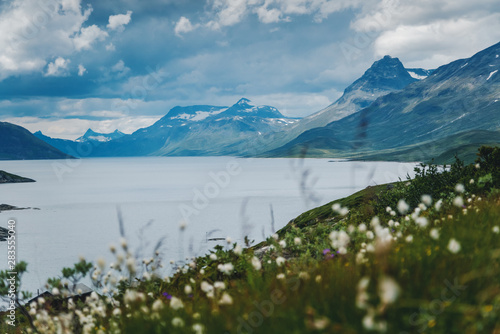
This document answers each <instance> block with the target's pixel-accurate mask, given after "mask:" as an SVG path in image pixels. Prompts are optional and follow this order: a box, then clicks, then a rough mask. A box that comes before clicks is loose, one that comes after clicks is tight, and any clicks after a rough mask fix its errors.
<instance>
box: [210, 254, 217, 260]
mask: <svg viewBox="0 0 500 334" xmlns="http://www.w3.org/2000/svg"><path fill="white" fill-rule="evenodd" d="M210 260H212V261H216V260H217V255H215V254H214V253H212V254H210Z"/></svg>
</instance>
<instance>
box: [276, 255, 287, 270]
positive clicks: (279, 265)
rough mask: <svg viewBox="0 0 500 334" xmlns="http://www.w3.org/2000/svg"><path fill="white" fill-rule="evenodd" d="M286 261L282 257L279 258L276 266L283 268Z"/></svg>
mask: <svg viewBox="0 0 500 334" xmlns="http://www.w3.org/2000/svg"><path fill="white" fill-rule="evenodd" d="M285 261H286V259H285V258H284V257H282V256H278V257H277V258H276V264H277V265H278V267H281V266H282V265H283V264H284V263H285Z"/></svg>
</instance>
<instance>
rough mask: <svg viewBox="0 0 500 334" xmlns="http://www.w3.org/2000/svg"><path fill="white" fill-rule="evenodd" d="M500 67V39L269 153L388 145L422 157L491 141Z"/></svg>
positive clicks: (497, 120) (496, 124) (499, 123)
mask: <svg viewBox="0 0 500 334" xmlns="http://www.w3.org/2000/svg"><path fill="white" fill-rule="evenodd" d="M499 69H500V43H498V44H496V45H493V46H492V47H490V48H488V49H486V50H483V51H481V52H479V53H477V54H476V55H474V56H472V57H471V58H468V59H461V60H457V61H454V62H452V63H450V64H448V65H444V66H441V67H439V68H438V69H436V70H435V71H433V72H432V74H431V75H430V76H428V77H427V78H426V79H425V80H422V81H419V82H415V83H413V84H411V85H408V86H406V87H405V88H404V89H403V90H401V91H398V92H393V93H391V94H388V95H385V96H382V97H380V98H378V99H377V100H376V101H375V102H374V103H372V104H371V105H370V106H369V107H368V108H365V109H363V110H361V111H358V112H356V113H354V114H352V115H350V116H348V117H345V118H343V119H340V120H338V121H334V122H332V123H330V124H328V125H327V126H324V127H318V128H315V129H311V130H309V131H307V132H304V133H303V134H302V135H300V136H299V137H298V138H296V139H294V140H293V141H291V142H289V143H288V144H286V145H284V146H283V147H281V148H279V149H277V150H275V151H273V152H270V153H269V154H268V155H271V156H274V155H278V156H282V155H290V154H296V152H298V151H300V150H302V149H304V147H309V148H313V150H315V151H316V154H318V155H321V154H324V153H325V152H330V153H329V154H330V155H332V152H337V153H336V154H339V152H341V151H343V152H344V156H345V153H346V152H347V153H348V154H352V150H353V149H356V151H357V152H356V153H361V152H363V151H365V152H377V153H378V154H380V152H381V150H385V152H386V153H387V154H389V153H390V154H393V155H392V156H393V157H394V156H395V155H394V152H395V151H397V150H403V149H404V150H407V151H408V150H414V151H415V150H417V149H418V151H419V152H418V154H419V156H415V158H412V159H415V160H422V158H423V157H425V156H426V155H427V154H429V152H437V153H439V154H441V153H443V154H444V153H445V150H452V149H453V147H459V146H457V145H465V144H468V143H471V142H477V143H480V142H482V143H485V141H486V142H487V141H488V137H491V138H498V137H499V136H498V134H499V129H500V117H499V115H500V75H499V74H498V70H499ZM485 133H486V135H485ZM466 134H467V135H466ZM464 138H467V140H464ZM474 138H476V139H474ZM422 145H427V146H425V147H426V148H425V149H423V148H422V147H423V146H422ZM436 145H441V146H444V147H440V148H439V147H437V146H436ZM474 149H475V147H474ZM443 150H444V151H443ZM349 151H351V152H349ZM457 151H460V150H457ZM340 155H342V153H340ZM451 155H452V156H453V154H451Z"/></svg>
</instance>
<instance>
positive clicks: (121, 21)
mask: <svg viewBox="0 0 500 334" xmlns="http://www.w3.org/2000/svg"><path fill="white" fill-rule="evenodd" d="M131 19H132V11H131V10H129V11H127V14H118V15H111V16H110V17H109V23H108V25H107V27H108V29H110V30H118V31H123V29H125V28H124V26H126V25H127V24H129V23H130V20H131Z"/></svg>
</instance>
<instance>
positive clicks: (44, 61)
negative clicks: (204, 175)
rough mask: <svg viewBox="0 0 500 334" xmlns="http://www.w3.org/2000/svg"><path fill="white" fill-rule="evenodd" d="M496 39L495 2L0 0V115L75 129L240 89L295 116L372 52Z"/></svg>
mask: <svg viewBox="0 0 500 334" xmlns="http://www.w3.org/2000/svg"><path fill="white" fill-rule="evenodd" d="M498 42H500V2H499V1H498V0H476V1H474V2H473V1H470V0H147V1H144V0H143V1H139V0H113V1H111V0H91V1H85V0H1V1H0V121H7V122H11V123H14V124H18V125H21V126H24V127H26V128H27V129H29V130H30V131H32V132H35V131H38V130H41V131H42V132H43V133H44V134H46V135H49V136H52V137H58V138H67V139H75V138H77V137H79V136H81V135H82V134H83V133H84V132H85V130H86V129H88V128H92V129H94V130H95V131H100V132H112V131H114V130H115V129H119V130H120V131H122V132H125V133H131V132H133V131H135V130H137V129H139V128H141V127H146V126H149V125H151V124H153V123H154V122H155V121H156V120H158V119H159V118H161V117H162V116H164V115H165V114H167V112H168V111H169V110H170V109H171V108H172V107H174V106H178V105H180V106H189V105H199V104H204V105H205V104H208V105H218V106H230V105H232V104H234V103H236V102H237V101H238V100H239V99H240V98H241V97H246V98H249V99H250V100H252V102H253V103H254V104H255V105H271V106H274V107H277V108H278V109H279V110H280V111H281V112H282V113H283V114H284V115H286V116H290V117H303V116H306V115H309V114H312V113H314V112H317V111H319V110H321V109H322V108H324V107H326V106H328V105H329V104H330V103H332V102H334V101H335V100H336V99H337V98H338V97H340V95H341V94H342V92H343V90H344V89H345V88H346V87H347V86H348V85H349V84H350V83H352V82H353V81H354V80H356V79H357V78H358V77H360V76H361V75H362V74H363V73H364V71H365V70H366V69H368V68H369V67H370V66H371V64H372V63H373V62H374V61H376V60H378V59H380V58H382V57H383V56H384V55H391V56H393V57H398V58H399V59H400V60H401V61H402V62H403V64H404V65H405V66H406V67H407V68H412V67H421V68H427V69H431V68H437V67H439V66H441V65H445V64H447V63H449V62H451V61H453V60H456V59H459V58H466V57H470V56H472V55H473V54H474V53H476V52H478V51H480V50H482V49H484V48H487V47H489V46H491V45H493V44H496V43H498Z"/></svg>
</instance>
